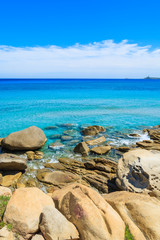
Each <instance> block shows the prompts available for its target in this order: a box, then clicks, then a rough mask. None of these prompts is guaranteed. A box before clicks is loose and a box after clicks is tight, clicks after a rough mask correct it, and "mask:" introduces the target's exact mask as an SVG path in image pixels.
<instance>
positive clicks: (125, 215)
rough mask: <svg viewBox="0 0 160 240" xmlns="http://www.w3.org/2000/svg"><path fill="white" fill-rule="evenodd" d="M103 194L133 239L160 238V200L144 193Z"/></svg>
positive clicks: (154, 239)
mask: <svg viewBox="0 0 160 240" xmlns="http://www.w3.org/2000/svg"><path fill="white" fill-rule="evenodd" d="M103 196H104V198H105V200H106V201H107V202H108V203H109V204H110V205H111V206H112V207H113V208H114V209H115V210H116V211H117V212H118V213H119V214H120V216H121V218H122V219H123V221H124V222H125V224H126V225H127V226H128V228H129V230H130V232H131V233H132V235H133V237H134V239H135V240H146V239H153V240H160V224H159V219H160V201H158V200H157V199H156V198H154V197H150V196H147V195H144V194H138V193H129V192H125V191H118V192H114V193H110V194H104V195H103Z"/></svg>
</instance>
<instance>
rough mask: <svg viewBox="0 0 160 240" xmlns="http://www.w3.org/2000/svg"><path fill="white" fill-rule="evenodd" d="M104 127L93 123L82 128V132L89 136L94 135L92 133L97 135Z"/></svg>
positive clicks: (103, 130)
mask: <svg viewBox="0 0 160 240" xmlns="http://www.w3.org/2000/svg"><path fill="white" fill-rule="evenodd" d="M105 131H106V130H105V128H104V127H102V126H97V125H94V126H89V127H86V128H84V129H83V130H82V134H83V135H91V136H94V135H97V134H98V133H99V132H105Z"/></svg>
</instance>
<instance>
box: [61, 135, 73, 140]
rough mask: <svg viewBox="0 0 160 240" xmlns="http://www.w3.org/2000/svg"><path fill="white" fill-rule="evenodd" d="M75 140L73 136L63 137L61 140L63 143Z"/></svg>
mask: <svg viewBox="0 0 160 240" xmlns="http://www.w3.org/2000/svg"><path fill="white" fill-rule="evenodd" d="M72 139H73V138H72V137H71V136H67V135H63V136H61V140H62V141H70V140H72Z"/></svg>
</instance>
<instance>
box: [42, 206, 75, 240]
mask: <svg viewBox="0 0 160 240" xmlns="http://www.w3.org/2000/svg"><path fill="white" fill-rule="evenodd" d="M41 217H42V220H41V223H40V229H41V232H42V233H43V236H44V237H45V239H46V240H55V239H58V240H64V239H79V233H78V231H77V229H76V228H75V226H74V225H73V224H72V223H71V222H69V221H68V220H67V219H66V218H65V216H63V215H62V213H60V212H59V211H58V210H57V209H56V208H55V207H53V206H47V207H45V208H44V209H43V211H42V216H41Z"/></svg>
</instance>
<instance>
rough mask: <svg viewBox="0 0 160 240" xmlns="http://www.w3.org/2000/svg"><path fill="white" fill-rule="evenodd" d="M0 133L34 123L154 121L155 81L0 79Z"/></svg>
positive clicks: (158, 116)
mask: <svg viewBox="0 0 160 240" xmlns="http://www.w3.org/2000/svg"><path fill="white" fill-rule="evenodd" d="M0 90H1V91H0V116H1V124H0V137H5V136H6V135H7V134H9V133H11V132H13V131H17V130H21V129H23V128H26V127H29V126H31V125H36V126H38V127H40V128H44V127H46V126H49V125H56V124H61V123H76V124H79V125H82V124H89V125H93V124H99V125H105V126H114V127H115V129H116V130H124V129H141V128H143V126H153V125H156V124H159V123H160V80H142V79H137V80H132V79H129V80H127V79H121V80H120V79H119V80H115V79H112V80H110V79H108V80H101V79H97V80H92V79H90V80H87V79H83V80H75V79H72V80H45V79H44V80H38V79H37V80H32V79H30V80H3V79H1V80H0Z"/></svg>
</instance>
